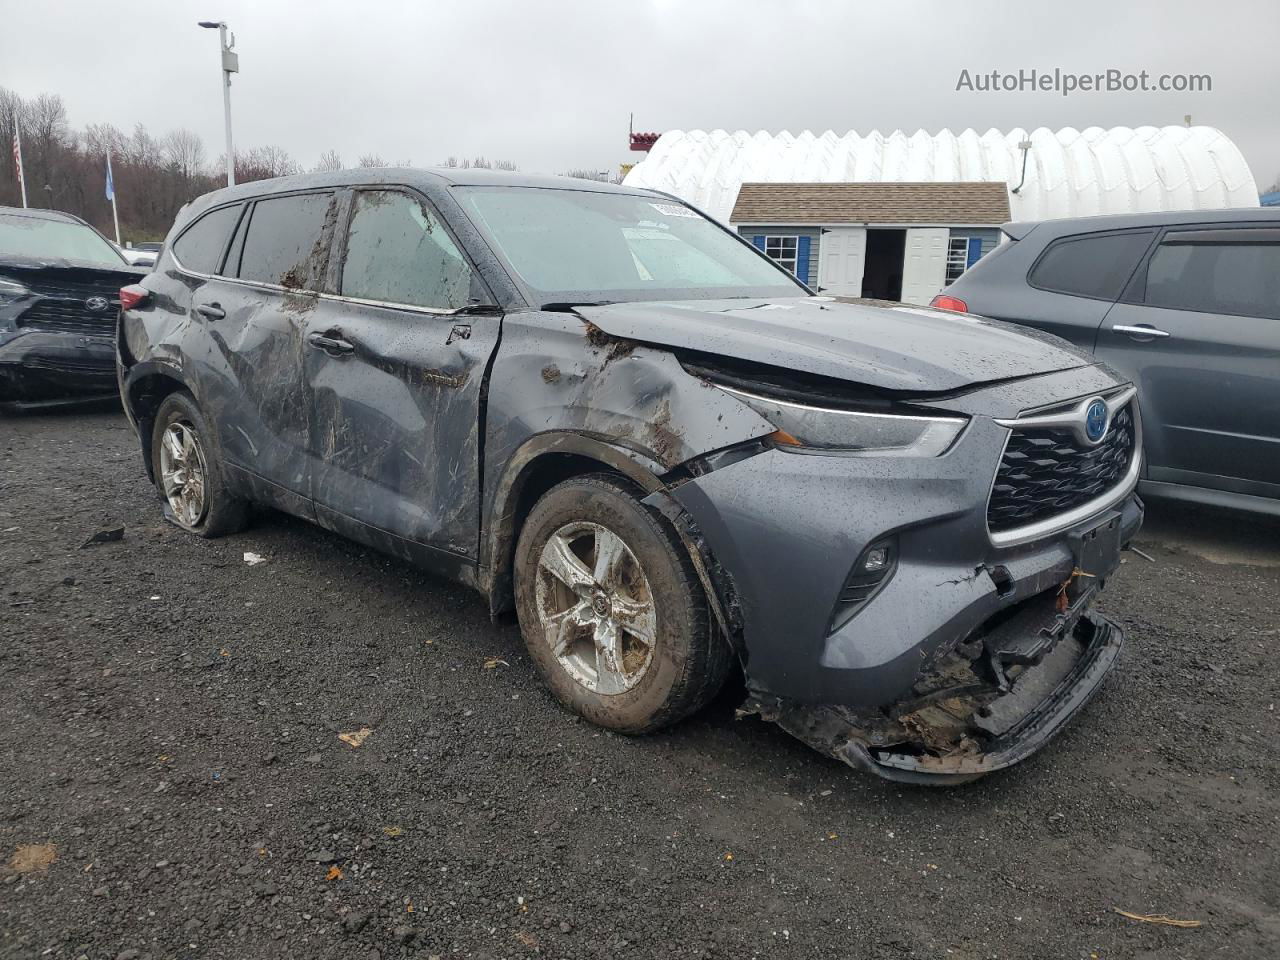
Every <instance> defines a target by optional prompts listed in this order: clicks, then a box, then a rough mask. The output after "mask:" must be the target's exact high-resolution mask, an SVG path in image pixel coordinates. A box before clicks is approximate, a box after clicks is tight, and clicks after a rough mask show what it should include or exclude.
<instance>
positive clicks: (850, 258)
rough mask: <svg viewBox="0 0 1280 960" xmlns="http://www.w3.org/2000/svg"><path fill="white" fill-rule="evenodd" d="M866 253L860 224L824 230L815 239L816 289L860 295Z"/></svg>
mask: <svg viewBox="0 0 1280 960" xmlns="http://www.w3.org/2000/svg"><path fill="white" fill-rule="evenodd" d="M944 232H945V231H944ZM866 253H867V231H866V230H864V229H863V228H862V227H833V228H832V229H830V230H823V231H822V239H821V240H819V241H818V292H819V293H825V294H828V295H830V296H833V297H860V296H862V263H863V260H864V258H865V257H866Z"/></svg>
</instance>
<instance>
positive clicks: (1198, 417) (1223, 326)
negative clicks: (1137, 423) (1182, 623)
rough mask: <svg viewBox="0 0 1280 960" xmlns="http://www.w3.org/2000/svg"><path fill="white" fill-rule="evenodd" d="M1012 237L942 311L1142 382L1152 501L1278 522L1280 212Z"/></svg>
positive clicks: (1068, 223)
mask: <svg viewBox="0 0 1280 960" xmlns="http://www.w3.org/2000/svg"><path fill="white" fill-rule="evenodd" d="M1003 229H1004V233H1005V235H1006V238H1007V242H1005V243H1002V244H1001V245H1000V246H999V247H997V248H996V250H995V251H994V252H993V254H992V255H990V256H987V257H984V258H983V259H982V260H980V261H978V263H977V264H976V265H975V266H973V267H972V268H971V269H969V270H968V271H966V272H965V273H964V274H963V275H962V276H961V277H960V278H959V279H958V280H957V281H956V282H955V283H953V284H952V285H951V286H950V287H948V288H947V291H946V292H945V293H943V294H940V295H939V296H938V297H936V298H934V301H933V303H934V306H939V307H945V308H948V309H953V310H962V311H968V312H971V313H975V314H980V315H982V316H987V317H995V318H997V319H1002V320H1009V321H1012V322H1014V323H1021V324H1026V325H1028V326H1033V327H1037V328H1039V329H1041V330H1046V331H1048V332H1049V333H1055V334H1057V335H1058V336H1060V337H1065V338H1066V339H1067V340H1070V341H1071V342H1072V343H1074V344H1076V345H1077V346H1079V347H1081V348H1083V349H1085V350H1090V351H1092V352H1093V353H1094V354H1095V355H1096V356H1097V357H1098V359H1099V360H1102V361H1104V362H1106V363H1107V364H1108V365H1109V366H1111V367H1112V368H1114V369H1115V370H1118V371H1119V372H1120V373H1121V374H1123V375H1124V377H1125V378H1126V379H1129V380H1132V381H1133V382H1134V383H1135V384H1136V385H1137V387H1138V392H1139V397H1140V399H1141V402H1142V411H1143V424H1144V428H1145V431H1146V433H1145V437H1146V457H1147V461H1146V469H1145V472H1144V475H1143V483H1142V490H1143V492H1144V493H1149V494H1152V495H1163V496H1168V497H1176V498H1179V499H1184V500H1194V501H1199V502H1204V503H1210V504H1218V505H1222V506H1230V507H1236V508H1241V509H1246V510H1256V511H1261V512H1265V513H1272V514H1280V210H1269V209H1266V208H1260V209H1256V210H1221V211H1206V210H1199V211H1188V212H1181V213H1158V214H1143V215H1133V216H1110V217H1091V218H1082V219H1074V220H1051V221H1046V222H1043V223H1011V224H1006V225H1005V226H1004V228H1003Z"/></svg>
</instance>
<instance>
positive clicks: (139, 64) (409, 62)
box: [0, 0, 1280, 187]
mask: <svg viewBox="0 0 1280 960" xmlns="http://www.w3.org/2000/svg"><path fill="white" fill-rule="evenodd" d="M200 19H215V20H216V19H224V20H226V21H228V22H229V23H230V25H231V27H232V28H233V30H234V31H235V33H236V40H237V44H236V49H237V51H238V52H239V54H240V58H241V73H240V74H239V75H238V76H237V77H236V78H235V81H234V86H233V88H232V98H233V104H232V110H233V118H234V125H235V136H236V143H237V146H238V147H239V148H241V149H244V148H248V147H252V146H256V145H261V144H268V143H270V144H276V145H278V146H281V147H284V148H285V149H286V150H288V151H289V153H290V154H291V155H292V156H293V157H294V158H295V159H296V160H298V161H299V162H301V163H302V164H303V165H304V166H306V167H310V166H312V165H314V164H315V162H316V160H317V159H318V158H319V156H320V154H321V153H322V152H323V151H325V150H327V149H335V150H337V151H338V152H339V153H340V154H341V156H342V157H343V159H344V161H345V162H346V163H347V164H348V165H354V163H355V160H356V158H357V157H358V156H359V155H360V154H362V153H377V154H380V155H381V156H383V157H385V158H387V159H388V160H391V161H402V160H410V161H412V162H413V163H414V164H416V165H420V166H425V165H430V164H434V163H438V162H440V161H441V160H443V159H444V158H445V157H448V156H450V155H457V156H459V157H464V156H465V157H473V156H476V155H478V154H483V155H485V156H487V157H489V158H490V159H497V158H503V159H510V160H513V161H515V162H516V163H517V164H518V165H519V167H520V168H521V169H522V170H527V171H535V172H549V173H558V172H563V171H564V170H566V169H569V168H583V167H586V168H594V169H600V170H605V169H608V170H616V169H617V166H618V164H619V163H620V162H625V161H628V160H635V159H638V158H639V156H640V155H638V154H631V153H629V152H628V150H627V143H626V134H627V115H628V113H629V112H632V111H634V113H635V118H636V119H635V122H636V127H637V129H641V130H656V131H662V130H671V129H685V130H689V129H714V128H724V129H728V130H733V129H747V130H752V131H754V130H760V129H763V130H768V131H771V132H777V131H780V130H790V131H792V132H799V131H801V130H805V129H811V130H814V131H823V130H827V129H832V130H835V131H837V132H841V133H843V132H845V131H848V130H851V129H852V130H857V131H859V132H862V133H865V132H868V131H870V130H873V129H879V130H882V131H885V132H888V131H890V130H893V129H895V128H901V129H903V130H906V131H908V132H911V131H914V130H916V129H918V128H923V129H925V130H928V131H930V132H936V131H938V130H940V129H942V128H950V129H951V130H953V131H959V130H962V129H964V128H966V127H974V128H976V129H978V130H980V131H981V130H985V129H987V128H989V127H996V128H998V129H1002V130H1004V129H1009V128H1012V127H1015V126H1023V127H1036V126H1047V127H1051V128H1056V127H1062V126H1074V127H1077V128H1083V127H1086V126H1090V125H1095V124H1096V125H1100V126H1114V125H1128V126H1138V125H1142V124H1155V125H1163V124H1177V123H1181V122H1182V119H1183V115H1184V114H1188V113H1189V114H1191V115H1192V117H1193V122H1195V123H1203V124H1208V125H1211V126H1216V127H1219V128H1220V129H1222V130H1223V131H1224V132H1225V133H1226V134H1227V135H1228V136H1230V137H1231V138H1232V139H1233V140H1234V141H1235V142H1236V144H1237V145H1239V147H1240V148H1241V150H1242V151H1243V152H1244V155H1245V158H1246V159H1247V160H1248V161H1249V164H1250V166H1251V167H1252V169H1253V173H1254V176H1255V178H1256V179H1257V180H1258V182H1259V186H1260V187H1261V186H1265V185H1267V184H1269V183H1271V182H1272V181H1273V180H1275V179H1276V178H1277V176H1278V175H1280V56H1278V54H1277V51H1278V49H1280V48H1277V46H1276V43H1277V38H1278V37H1280V3H1276V2H1275V0H1213V2H1204V0H1200V2H1190V0H1174V2H1160V3H1157V2H1154V0H1151V2H1142V3H1137V2H1120V0H1106V2H1096V0H1054V2H1034V3H1033V2H1022V3H1009V2H993V0H963V2H958V0H946V2H942V0H927V2H902V0H897V2H893V3H876V4H872V3H869V2H858V3H855V2H852V0H848V2H837V0H812V2H800V0H787V2H781V0H774V2H763V0H724V2H721V0H626V2H615V0H582V2H578V0H565V2H554V0H470V2H467V3H446V2H442V0H435V2H426V0H420V2H395V0H363V2H359V3H357V2H354V0H348V2H339V0H308V2H306V3H301V2H298V3H286V2H284V0H275V2H271V0H258V2H249V0H244V2H242V0H199V2H194V0H48V2H29V0H0V85H4V86H8V87H10V88H12V89H14V90H16V91H17V92H19V93H20V94H22V95H24V96H33V95H35V94H38V93H41V92H49V93H59V94H61V95H62V97H63V99H64V100H65V101H66V104H67V109H68V111H69V113H70V119H71V122H72V125H73V126H75V127H77V128H79V127H82V126H84V125H85V124H87V123H92V122H103V121H106V122H110V123H113V124H116V125H117V126H120V127H123V128H126V129H131V128H132V127H133V125H134V124H135V123H143V124H145V125H146V126H147V127H148V128H149V129H150V131H151V132H152V133H154V134H161V133H164V132H165V131H167V130H169V129H172V128H174V127H179V126H184V127H188V128H190V129H192V130H195V131H196V132H197V133H199V134H200V135H201V136H202V137H203V138H204V141H205V147H206V152H207V154H208V156H209V159H210V160H211V161H212V160H213V159H214V158H215V157H216V156H217V155H218V154H219V153H221V152H222V149H223V140H222V137H223V134H222V100H221V92H220V87H219V73H218V62H217V34H216V32H215V31H211V30H201V29H199V28H198V27H197V26H196V21H197V20H200ZM1033 67H1034V68H1039V69H1041V70H1050V71H1051V70H1052V69H1053V68H1055V67H1059V68H1061V69H1062V70H1064V71H1072V72H1077V73H1092V72H1095V71H1103V70H1106V69H1108V68H1115V69H1118V70H1122V71H1126V72H1133V73H1137V72H1138V71H1141V70H1148V71H1150V72H1151V73H1152V74H1153V75H1155V74H1160V73H1188V74H1191V73H1194V74H1204V73H1207V74H1210V75H1211V76H1212V78H1213V89H1212V92H1206V93H1186V94H1176V93H1168V94H1163V93H1146V94H1140V93H1133V94H1126V93H1077V94H1075V95H1073V96H1070V97H1065V98H1064V97H1062V96H1060V95H1058V94H1055V93H985V94H984V93H971V92H957V91H956V89H955V87H956V82H957V78H958V77H959V75H960V71H961V70H962V69H969V70H970V71H971V72H973V73H978V72H989V71H991V70H993V69H994V70H1001V71H1008V72H1015V71H1017V70H1018V69H1019V68H1028V69H1029V68H1033Z"/></svg>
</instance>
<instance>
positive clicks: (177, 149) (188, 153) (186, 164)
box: [160, 129, 204, 183]
mask: <svg viewBox="0 0 1280 960" xmlns="http://www.w3.org/2000/svg"><path fill="white" fill-rule="evenodd" d="M160 149H161V151H162V152H163V154H164V159H165V162H166V163H167V164H168V165H169V168H170V169H171V170H173V171H174V172H175V173H177V175H178V176H179V177H180V178H181V179H182V181H183V182H184V183H185V182H188V181H190V180H191V179H193V178H194V177H195V176H196V174H198V173H199V172H200V170H201V169H202V168H203V167H204V143H203V141H201V139H200V136H199V134H196V133H193V132H192V131H190V130H185V129H183V130H173V131H170V132H169V133H166V134H165V135H164V137H163V138H161V140H160Z"/></svg>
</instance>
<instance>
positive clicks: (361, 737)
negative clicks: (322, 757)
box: [338, 727, 373, 747]
mask: <svg viewBox="0 0 1280 960" xmlns="http://www.w3.org/2000/svg"><path fill="white" fill-rule="evenodd" d="M371 733H373V727H361V728H360V729H359V730H352V731H351V732H350V733H340V734H338V739H339V740H341V741H342V742H343V743H345V744H347V745H348V746H351V747H358V746H360V745H361V744H362V743H364V742H365V741H366V740H368V739H369V734H371Z"/></svg>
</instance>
